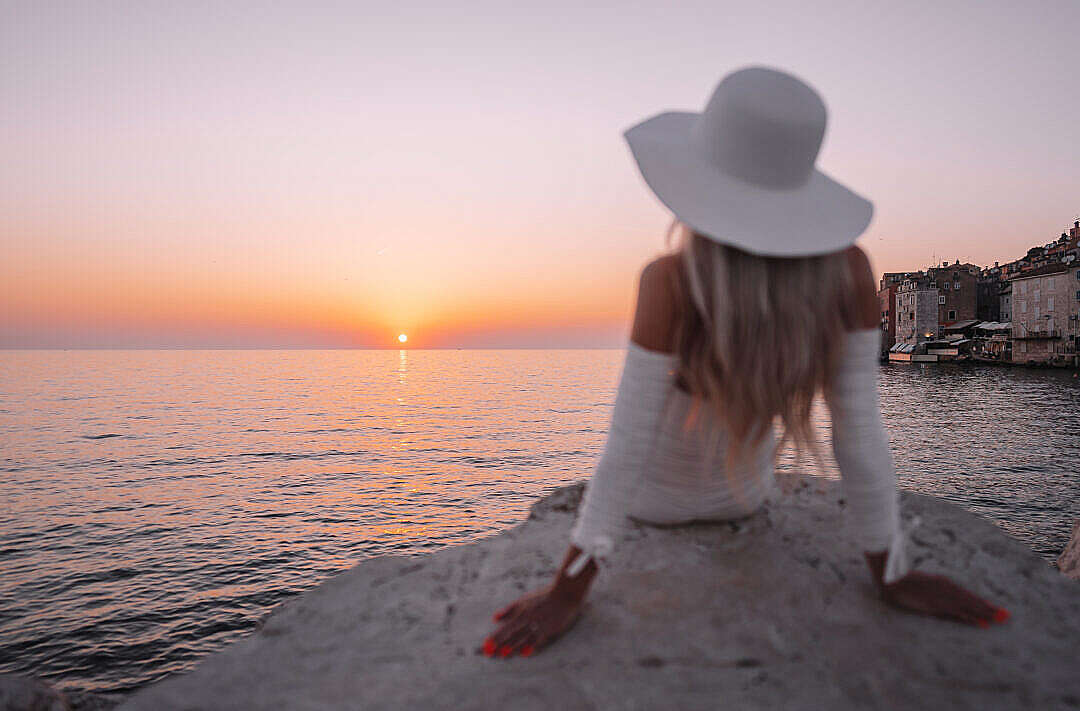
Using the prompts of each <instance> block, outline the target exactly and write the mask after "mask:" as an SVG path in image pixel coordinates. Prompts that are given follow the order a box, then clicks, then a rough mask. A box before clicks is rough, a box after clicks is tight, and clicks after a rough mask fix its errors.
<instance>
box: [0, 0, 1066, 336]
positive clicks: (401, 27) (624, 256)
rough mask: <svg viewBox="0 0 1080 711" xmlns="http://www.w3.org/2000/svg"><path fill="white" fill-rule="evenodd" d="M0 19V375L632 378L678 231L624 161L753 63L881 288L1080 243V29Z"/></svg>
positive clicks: (524, 19) (494, 10)
mask: <svg viewBox="0 0 1080 711" xmlns="http://www.w3.org/2000/svg"><path fill="white" fill-rule="evenodd" d="M0 12H2V13H3V15H2V17H0V20H2V21H0V89H2V90H3V91H4V94H5V96H10V97H14V100H13V101H12V102H10V105H9V106H8V107H7V108H5V111H4V112H0V128H2V129H3V130H0V151H3V155H4V156H5V161H4V162H3V164H2V165H0V247H2V248H3V254H4V258H3V260H0V348H13V347H14V348H33V347H74V348H78V347H93V348H103V347H116V348H129V347H193V348H199V347H244V348H246V347H387V348H397V347H398V345H399V344H398V342H397V336H398V334H399V333H407V334H408V336H409V342H408V347H410V348H429V347H605V346H610V347H618V346H620V345H621V344H623V343H624V342H625V339H626V336H627V331H628V325H629V319H630V317H631V311H632V307H633V297H634V290H635V285H636V284H635V282H636V276H637V273H638V271H639V270H640V268H641V265H642V264H643V263H645V262H646V261H647V260H648V259H650V258H651V257H653V256H655V255H657V254H659V253H660V252H662V251H663V250H664V234H665V231H666V229H667V226H668V223H669V220H670V218H669V216H668V215H667V214H666V212H665V211H664V209H663V208H662V207H661V206H660V205H659V203H658V202H657V201H656V200H655V198H654V197H653V196H652V195H651V194H650V193H649V191H648V190H647V188H646V187H645V185H644V184H643V182H642V181H641V179H640V177H639V176H638V174H637V171H636V168H635V166H634V165H633V162H632V160H631V158H630V156H629V152H628V150H627V149H626V147H625V145H624V143H623V140H622V138H621V135H620V133H621V131H622V130H623V129H624V128H626V127H627V126H628V125H630V124H632V123H634V122H636V121H638V120H640V119H642V118H644V117H645V116H647V115H649V114H652V113H655V112H658V111H662V110H667V109H690V110H697V109H700V107H701V105H702V104H703V102H704V100H705V98H706V97H707V95H708V94H709V92H710V91H711V89H712V87H713V86H714V84H715V82H716V81H717V80H718V79H719V78H720V77H721V76H722V74H724V73H726V72H727V71H730V70H732V69H734V68H737V67H739V66H743V65H745V64H748V63H763V64H771V65H774V66H779V67H781V68H785V69H788V70H790V71H793V72H795V73H796V74H798V75H800V76H802V77H803V78H805V79H806V80H807V81H809V82H810V83H811V84H813V85H814V86H816V87H817V88H818V89H819V90H820V91H821V93H822V94H823V96H824V97H825V100H826V103H827V104H828V106H829V109H830V126H829V131H828V134H827V136H826V141H825V145H824V147H823V151H822V154H821V158H820V161H819V164H820V167H821V168H822V169H824V170H825V171H826V172H827V173H829V174H830V175H832V176H834V177H836V178H837V179H839V180H840V181H841V182H843V183H845V184H848V185H850V186H852V187H853V188H854V189H855V190H857V191H858V192H860V193H862V194H864V195H866V196H867V197H869V198H870V199H871V200H873V201H874V203H875V219H874V222H873V223H872V225H871V227H870V229H869V230H868V232H867V233H866V234H865V235H864V236H863V237H862V238H861V240H860V244H862V245H863V246H864V248H865V249H866V250H867V252H868V253H869V255H870V257H871V260H872V262H873V265H874V268H875V270H876V271H878V272H880V271H886V270H888V271H900V270H909V269H918V268H924V267H926V266H928V265H929V264H930V263H931V261H932V260H934V259H937V260H939V261H941V260H949V261H953V260H954V259H960V260H961V261H970V262H974V263H977V264H992V263H993V262H994V261H995V260H999V261H1007V260H1010V259H1015V258H1017V257H1019V256H1021V255H1022V254H1023V253H1024V252H1025V251H1026V250H1027V248H1028V247H1030V246H1032V245H1035V244H1044V243H1047V242H1049V241H1052V240H1053V239H1055V238H1056V237H1057V235H1058V234H1060V232H1061V231H1062V230H1063V229H1066V228H1067V227H1068V226H1070V225H1071V224H1072V222H1073V220H1074V219H1077V212H1078V211H1080V170H1077V166H1080V141H1077V140H1076V129H1075V123H1076V120H1075V117H1076V116H1080V93H1077V92H1075V91H1073V90H1072V89H1073V88H1074V87H1075V79H1074V78H1073V77H1072V75H1071V72H1070V70H1069V68H1068V62H1064V61H1062V56H1063V55H1062V52H1063V51H1064V52H1066V55H1067V52H1068V50H1067V48H1068V47H1070V46H1075V39H1074V38H1073V33H1074V31H1073V30H1071V29H1070V28H1074V27H1076V26H1080V6H1077V5H1076V4H1074V3H1068V2H1058V1H1056V0H1055V1H1049V0H1048V1H1047V2H1045V3H1042V4H1038V3H1037V4H1035V5H1032V6H1026V7H1017V6H1015V4H1012V3H1006V2H988V3H976V2H974V1H971V2H959V3H956V4H955V5H949V6H948V7H942V6H940V4H938V3H925V4H920V3H914V4H910V5H907V6H905V7H903V8H900V7H897V6H895V5H894V4H886V3H881V4H873V3H869V4H868V3H860V2H854V0H851V1H848V0H835V1H834V2H830V3H828V4H825V5H821V6H820V7H817V8H813V9H811V8H807V7H805V6H804V5H803V4H802V3H798V2H796V1H795V0H783V1H782V2H780V3H777V4H776V6H775V7H772V8H771V9H765V8H756V7H748V6H746V5H745V4H737V3H715V2H711V3H706V2H704V1H702V2H696V1H690V2H686V3H683V4H676V5H673V6H671V7H664V8H660V7H654V8H628V7H620V9H618V10H617V11H616V10H615V9H613V8H605V7H601V6H596V7H592V6H590V7H582V6H580V5H579V4H574V3H561V1H560V2H555V3H554V4H552V3H551V2H548V3H544V4H539V3H530V2H525V3H521V4H516V5H514V6H512V7H511V6H506V5H505V4H500V3H495V2H475V3H471V4H469V3H466V4H465V5H463V6H462V7H460V8H456V9H453V10H451V9H449V8H447V7H445V6H443V5H441V4H438V3H433V2H431V3H427V2H405V3H403V4H400V5H398V6H395V7H385V6H384V4H367V3H363V2H361V3H358V4H355V5H351V6H347V7H346V6H321V5H318V6H313V5H308V4H299V3H295V4H290V3H286V4H274V5H268V4H261V3H255V2H240V3H235V4H230V6H229V7H219V8H210V7H196V6H189V5H186V4H185V5H176V6H164V5H162V6H151V5H146V4H142V3H135V2H126V1H121V2H117V3H111V4H109V5H107V6H101V7H94V8H90V7H83V8H72V7H70V6H68V5H64V4H54V3H50V2H41V3H25V4H14V5H12V6H10V7H5V9H3V10H0ZM777 17H786V18H788V22H786V23H783V24H780V25H778V24H777V21H776V18H777ZM660 27H663V28H665V29H664V30H663V31H660V30H658V28H660ZM448 28H452V31H447V29H448ZM913 40H915V42H916V44H917V47H918V51H917V52H915V51H912V47H913V46H914V45H913ZM823 48H828V51H823ZM792 229H798V226H797V225H793V226H792Z"/></svg>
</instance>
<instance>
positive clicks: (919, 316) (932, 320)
mask: <svg viewBox="0 0 1080 711" xmlns="http://www.w3.org/2000/svg"><path fill="white" fill-rule="evenodd" d="M895 303H896V342H897V343H903V344H905V345H911V346H916V345H918V344H920V343H924V342H926V341H930V340H934V339H936V338H937V337H938V334H939V333H940V324H939V321H938V312H939V307H940V306H941V305H942V304H940V303H939V302H938V288H937V286H936V285H934V286H931V281H930V278H929V277H928V276H927V275H926V274H924V273H922V272H917V273H916V274H914V275H912V276H911V277H910V278H908V279H905V280H904V281H903V282H902V283H901V284H900V285H899V286H898V287H897V290H896V302H895Z"/></svg>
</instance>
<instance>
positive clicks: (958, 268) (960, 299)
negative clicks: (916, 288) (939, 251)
mask: <svg viewBox="0 0 1080 711" xmlns="http://www.w3.org/2000/svg"><path fill="white" fill-rule="evenodd" d="M981 271H982V270H981V269H979V267H977V266H975V265H974V264H961V263H960V260H959V259H958V260H956V263H954V264H948V263H942V265H941V266H940V267H931V268H930V269H927V270H926V276H927V278H928V279H929V281H930V284H929V288H937V291H938V316H937V320H938V323H939V324H941V325H942V326H947V325H949V324H953V323H956V322H957V321H970V320H973V319H975V318H977V317H978V313H977V304H978V281H979V276H978V275H979V273H980V272H981Z"/></svg>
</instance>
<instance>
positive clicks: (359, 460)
mask: <svg viewBox="0 0 1080 711" xmlns="http://www.w3.org/2000/svg"><path fill="white" fill-rule="evenodd" d="M623 355H624V354H623V351H621V350H491V351H484V350H430V351H427V350H400V351H398V350H334V351H298V350H265V351H257V350H244V351H220V350H215V351H188V350H170V351H146V350H143V351H85V350H84V351H0V476H2V482H3V500H2V501H3V503H2V504H0V672H16V673H20V674H30V675H34V676H37V677H41V678H44V679H46V680H49V681H51V682H53V683H55V684H56V685H57V686H59V687H60V688H62V689H65V690H68V691H81V692H91V693H98V694H125V693H128V692H130V691H133V690H135V689H137V688H139V687H141V686H143V685H145V684H149V683H151V682H153V681H155V680H157V679H161V678H163V677H165V676H168V675H170V674H176V673H178V672H182V671H184V670H186V669H189V668H191V667H192V666H193V665H195V664H196V663H197V662H198V661H199V660H200V659H201V658H203V657H204V656H206V655H207V654H210V653H211V652H214V651H216V650H219V649H221V648H222V647H224V646H226V645H228V644H229V643H231V642H234V641H236V640H238V639H240V638H242V637H244V636H245V635H246V634H248V633H249V632H251V630H252V629H253V628H254V627H255V626H256V624H257V623H258V622H259V620H260V619H262V618H263V617H265V616H266V615H267V614H268V613H269V612H270V611H271V610H272V609H273V608H274V607H275V606H277V605H279V604H281V603H282V602H283V601H285V600H287V599H289V598H290V597H293V596H295V595H297V594H299V593H301V592H303V591H304V590H306V589H309V588H311V587H312V586H314V585H317V584H318V583H319V582H320V581H322V580H325V579H326V578H327V577H329V576H332V575H334V574H335V573H337V572H339V571H342V570H344V569H346V568H349V567H351V566H353V565H356V564H357V563H359V562H361V561H363V560H365V559H367V558H371V557H373V556H382V555H416V554H422V553H427V552H430V551H434V550H438V549H440V548H443V547H445V546H452V545H456V544H461V543H465V542H469V541H475V540H477V539H480V538H484V537H486V536H491V535H493V534H496V533H498V532H499V531H501V530H504V529H506V528H507V527H510V526H513V525H515V524H517V523H519V522H520V521H522V520H523V518H524V517H525V516H526V514H527V511H528V507H529V505H530V503H532V502H533V501H534V500H535V499H536V498H537V497H538V496H541V495H543V494H545V493H547V492H550V491H552V490H553V489H555V488H557V487H560V486H563V485H565V484H569V483H572V482H576V481H580V480H582V479H585V478H587V477H588V476H589V475H590V473H591V471H592V469H593V467H594V466H595V464H596V462H597V459H598V458H599V456H600V453H601V450H602V448H603V445H604V439H605V435H606V430H607V424H608V420H609V418H610V414H611V408H612V405H613V401H614V393H615V387H616V385H617V380H618V377H619V372H620V368H621V364H622V360H623ZM880 394H881V401H882V408H883V413H884V419H885V423H886V427H887V429H888V432H889V436H890V440H891V443H892V449H893V452H894V454H895V457H896V465H897V469H898V474H899V478H900V483H901V486H903V487H905V488H907V489H910V490H912V491H916V492H920V493H924V494H933V495H936V496H940V497H942V498H945V499H947V500H949V501H952V502H955V503H957V504H959V505H960V506H963V507H964V508H966V509H968V510H970V511H973V512H975V513H978V514H980V515H982V516H985V517H987V518H988V519H990V520H992V521H993V522H994V523H996V524H997V525H998V526H1000V527H1001V528H1002V529H1004V530H1005V531H1007V532H1008V533H1009V534H1011V535H1012V536H1015V537H1016V538H1018V539H1020V540H1021V541H1023V542H1024V543H1026V544H1027V545H1029V546H1030V547H1031V548H1032V549H1033V550H1034V551H1035V552H1036V553H1037V554H1038V555H1040V556H1042V557H1043V558H1045V559H1046V560H1047V564H1048V565H1049V564H1051V562H1052V561H1053V560H1054V559H1055V558H1056V556H1057V555H1058V554H1059V553H1060V552H1061V550H1062V548H1063V547H1064V545H1065V544H1066V542H1067V541H1068V538H1069V534H1070V529H1071V526H1072V523H1073V521H1074V519H1076V518H1077V517H1078V516H1080V436H1078V433H1080V380H1078V379H1077V378H1076V377H1075V375H1074V373H1073V372H1072V371H1059V370H1028V369H1022V368H1003V367H992V366H975V365H964V364H953V365H950V364H909V363H903V364H889V365H883V366H882V367H881V372H880ZM815 419H816V424H817V425H818V427H819V429H820V430H821V431H822V432H823V437H824V436H826V435H827V429H828V422H827V414H825V413H824V408H819V410H818V412H817V414H816V415H815ZM802 462H803V463H797V462H796V460H795V458H794V453H793V452H790V451H785V452H782V453H781V456H780V466H781V467H789V468H790V467H803V468H804V469H806V470H807V473H811V474H821V475H824V476H836V475H837V471H836V468H835V464H833V463H831V461H826V462H825V465H824V468H823V469H822V470H821V471H818V470H816V469H814V468H815V467H817V466H819V465H814V464H812V463H806V461H805V460H802ZM811 469H813V471H811ZM478 634H479V631H478Z"/></svg>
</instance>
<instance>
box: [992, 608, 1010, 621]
mask: <svg viewBox="0 0 1080 711" xmlns="http://www.w3.org/2000/svg"><path fill="white" fill-rule="evenodd" d="M1007 619H1009V611H1008V610H1006V609H1005V608H1004V607H999V608H998V609H997V611H996V612H995V613H994V622H997V623H999V624H1000V623H1002V622H1004V621H1005V620H1007Z"/></svg>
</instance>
